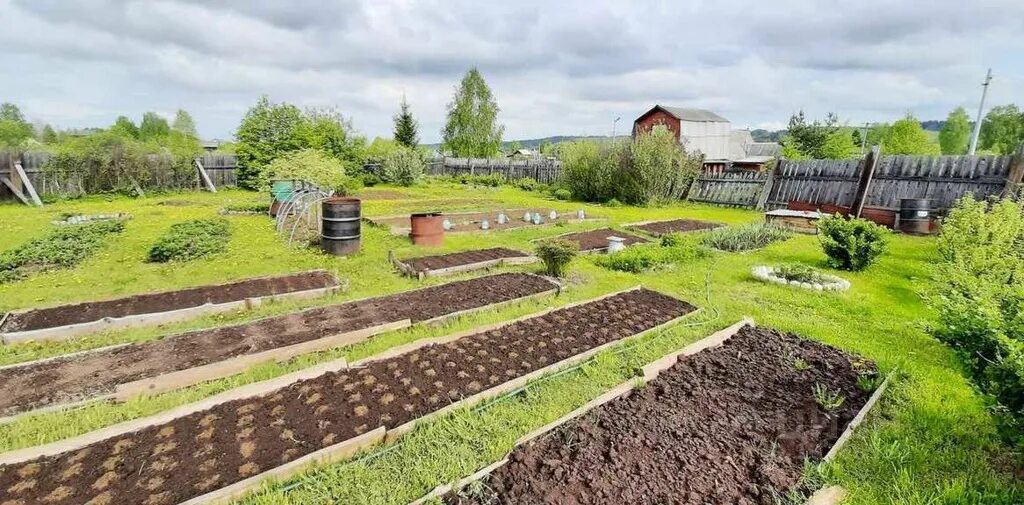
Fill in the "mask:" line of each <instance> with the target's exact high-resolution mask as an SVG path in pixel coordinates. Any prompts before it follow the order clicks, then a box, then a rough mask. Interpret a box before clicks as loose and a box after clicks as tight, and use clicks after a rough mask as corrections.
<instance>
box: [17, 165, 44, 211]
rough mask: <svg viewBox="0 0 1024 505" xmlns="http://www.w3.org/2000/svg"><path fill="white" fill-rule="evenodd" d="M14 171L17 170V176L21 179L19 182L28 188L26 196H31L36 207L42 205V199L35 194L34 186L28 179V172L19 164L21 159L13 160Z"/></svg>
mask: <svg viewBox="0 0 1024 505" xmlns="http://www.w3.org/2000/svg"><path fill="white" fill-rule="evenodd" d="M14 171H15V172H17V174H18V177H19V178H20V179H21V184H22V185H23V186H24V187H25V189H26V190H28V196H29V197H30V198H32V203H34V204H35V205H36V206H37V207H42V206H43V201H42V200H40V199H39V195H38V194H36V188H35V186H33V185H32V181H30V180H29V179H28V174H26V173H25V169H24V168H22V166H21V161H17V160H16V161H15V162H14Z"/></svg>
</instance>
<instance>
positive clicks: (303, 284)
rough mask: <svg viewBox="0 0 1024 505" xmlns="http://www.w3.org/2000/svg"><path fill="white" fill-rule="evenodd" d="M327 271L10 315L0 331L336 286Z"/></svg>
mask: <svg viewBox="0 0 1024 505" xmlns="http://www.w3.org/2000/svg"><path fill="white" fill-rule="evenodd" d="M337 285H338V280H337V279H335V278H334V276H333V275H331V273H330V272H325V271H323V270H315V271H311V272H302V273H297V274H290V275H282V276H278V277H261V278H257V279H246V280H242V281H238V282H232V283H230V284H219V285H215V286H199V287H195V288H188V289H181V290H177V291H166V292H163V293H150V294H145V295H135V296H129V297H125V298H118V299H116V300H105V301H99V302H83V303H75V304H69V305H60V306H57V307H50V308H46V309H35V310H30V311H27V312H22V313H12V314H10V316H9V317H8V318H7V320H6V321H5V322H4V324H3V326H2V327H0V331H3V332H15V331H26V330H38V329H41V328H55V327H57V326H65V325H69V324H76V323H87V322H91V321H98V320H100V319H103V318H105V317H124V316H132V315H137V314H152V313H156V312H167V311H171V310H178V309H185V308H190V307H199V306H200V305H204V304H207V303H214V304H217V303H227V302H233V301H238V300H244V299H246V298H254V297H260V296H272V295H279V294H284V293H293V292H295V291H306V290H310V289H317V288H326V287H331V286H337Z"/></svg>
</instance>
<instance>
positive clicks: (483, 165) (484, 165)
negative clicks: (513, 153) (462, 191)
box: [427, 158, 562, 184]
mask: <svg viewBox="0 0 1024 505" xmlns="http://www.w3.org/2000/svg"><path fill="white" fill-rule="evenodd" d="M427 174H428V175H447V176H459V175H492V174H502V175H504V176H505V178H506V179H508V180H516V179H523V178H526V177H529V178H531V179H534V180H536V181H537V182H542V183H545V184H551V183H553V182H555V181H557V180H558V178H559V177H560V176H561V175H562V165H561V163H559V162H558V161H557V160H552V159H526V160H517V159H503V158H442V159H436V160H432V161H430V162H428V163H427Z"/></svg>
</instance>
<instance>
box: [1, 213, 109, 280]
mask: <svg viewBox="0 0 1024 505" xmlns="http://www.w3.org/2000/svg"><path fill="white" fill-rule="evenodd" d="M122 231H124V221H121V220H106V221H97V222H92V223H88V224H82V225H66V226H61V227H60V228H57V229H55V230H53V231H52V232H50V233H49V234H47V235H45V236H43V237H40V238H36V239H32V240H29V241H28V242H26V243H24V244H22V245H21V246H19V247H17V248H15V249H13V250H10V251H5V252H3V253H0V284H2V283H5V282H12V281H16V280H20V279H24V278H25V277H28V276H29V275H31V274H32V273H34V272H42V271H46V270H50V269H54V268H71V267H73V266H75V265H77V264H78V263H80V262H81V261H82V260H84V259H85V258H87V257H89V255H91V254H93V253H94V252H96V250H97V249H99V248H100V247H102V246H103V244H104V243H105V242H106V241H107V240H108V237H109V236H110V235H113V234H117V233H121V232H122Z"/></svg>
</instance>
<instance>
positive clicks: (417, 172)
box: [381, 147, 427, 186]
mask: <svg viewBox="0 0 1024 505" xmlns="http://www.w3.org/2000/svg"><path fill="white" fill-rule="evenodd" d="M426 169H427V166H426V163H424V162H423V155H422V154H421V153H420V152H419V151H417V150H415V149H411V148H408V147H402V148H400V149H398V150H396V151H394V152H392V153H391V154H389V155H388V156H387V157H386V158H384V162H383V163H382V164H381V172H382V173H381V176H382V177H381V178H382V179H383V180H384V181H385V182H390V183H392V184H397V185H399V186H412V185H413V184H415V183H416V181H418V180H419V178H420V177H422V176H423V173H424V172H425V171H426Z"/></svg>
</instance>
